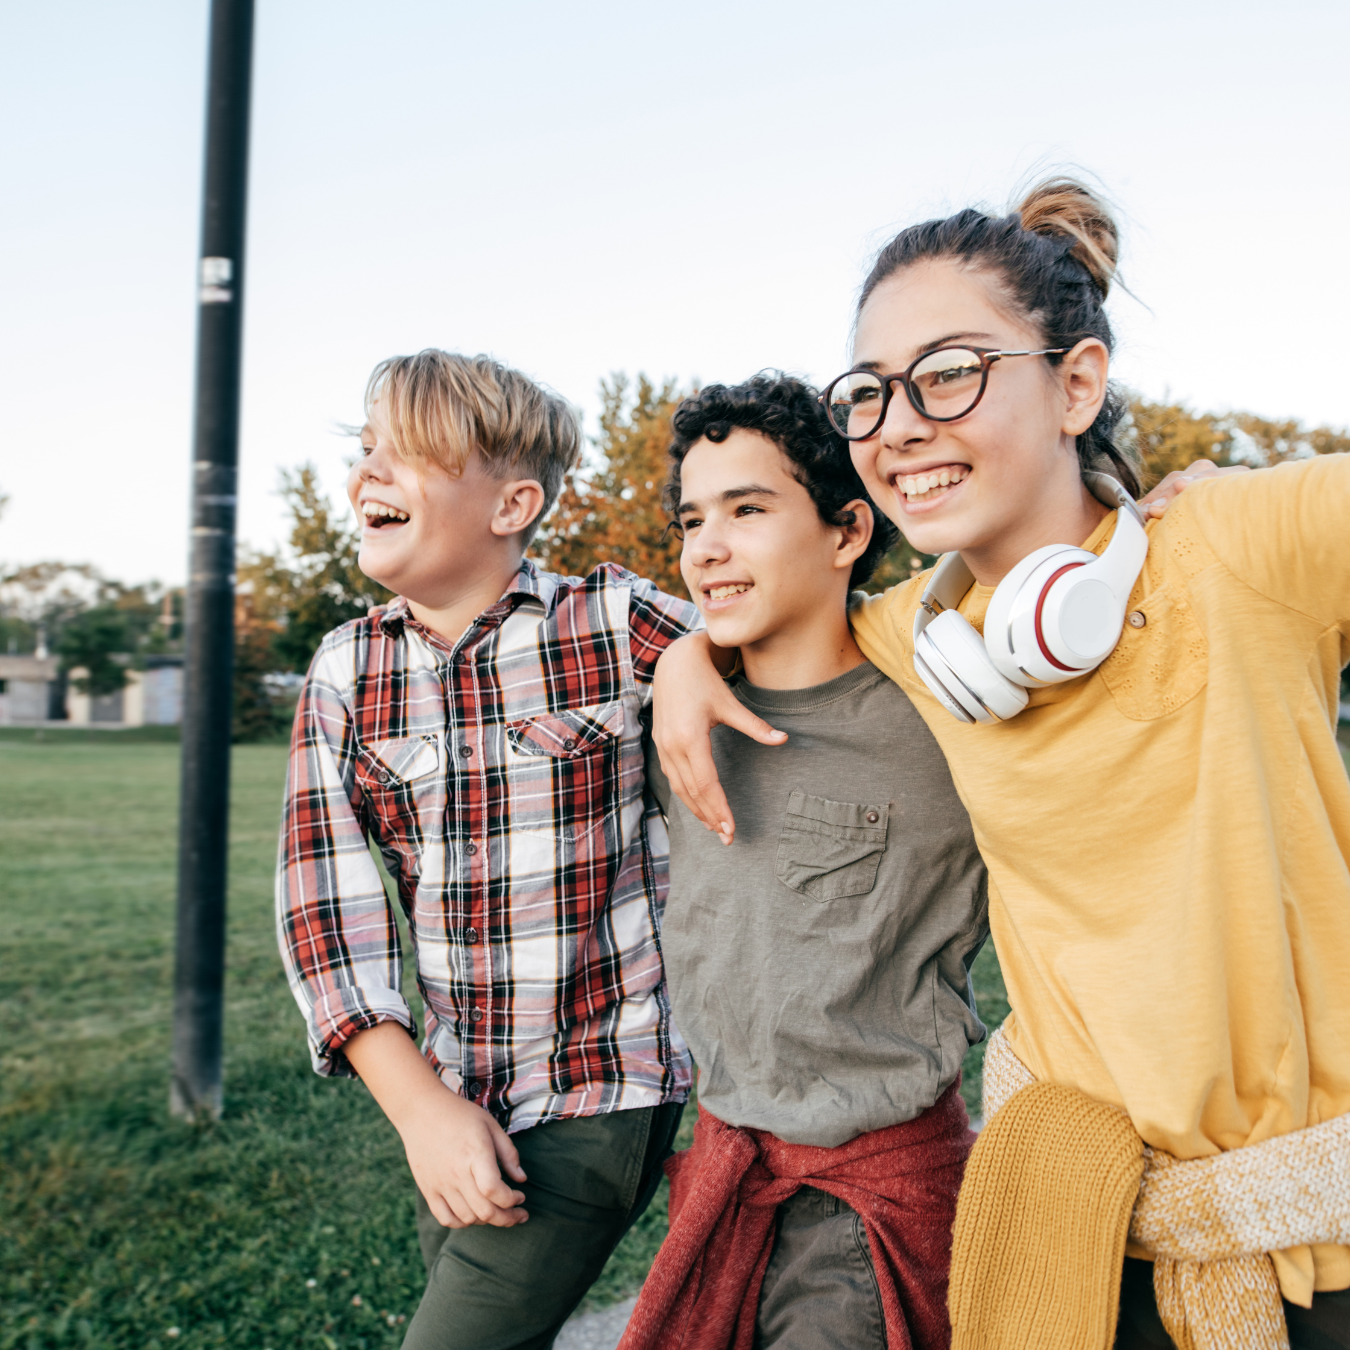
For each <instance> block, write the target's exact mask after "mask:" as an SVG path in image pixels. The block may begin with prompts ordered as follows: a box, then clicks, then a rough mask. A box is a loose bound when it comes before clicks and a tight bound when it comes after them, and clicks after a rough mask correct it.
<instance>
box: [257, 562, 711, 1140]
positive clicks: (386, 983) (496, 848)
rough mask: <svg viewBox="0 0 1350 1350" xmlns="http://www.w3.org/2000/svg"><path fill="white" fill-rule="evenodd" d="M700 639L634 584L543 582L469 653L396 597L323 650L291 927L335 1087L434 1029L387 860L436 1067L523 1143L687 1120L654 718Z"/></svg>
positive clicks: (296, 838)
mask: <svg viewBox="0 0 1350 1350" xmlns="http://www.w3.org/2000/svg"><path fill="white" fill-rule="evenodd" d="M697 622H698V616H697V611H696V610H695V609H694V607H693V606H692V605H690V604H688V603H687V602H685V601H681V600H675V599H672V598H671V597H670V596H668V595H664V594H662V592H660V591H659V590H657V589H656V587H655V586H653V585H652V584H651V583H650V582H648V581H644V580H642V579H641V578H638V577H635V576H633V575H632V574H631V573H629V572H625V571H624V570H623V569H622V568H619V567H615V566H613V565H605V566H602V567H598V568H596V569H595V571H593V572H592V573H591V574H590V575H589V576H588V577H586V578H585V579H584V580H581V579H578V578H574V577H559V576H553V575H551V574H549V573H542V572H540V571H539V570H538V569H536V568H535V567H534V566H533V564H531V563H529V562H524V563H522V565H521V569H520V572H519V574H518V575H517V576H516V578H515V580H514V581H513V582H512V584H511V586H510V588H509V589H508V590H507V592H506V594H505V595H503V596H502V598H501V599H500V600H499V601H497V603H496V604H494V605H492V606H490V607H489V608H488V609H486V610H484V611H483V613H482V614H480V615H479V616H478V618H477V619H475V620H474V622H473V624H472V625H471V626H470V627H469V629H468V631H467V632H465V633H464V635H463V636H462V637H461V638H460V639H459V641H458V642H455V643H454V644H451V643H449V642H447V641H445V640H444V639H442V638H440V637H438V636H437V635H436V634H434V633H432V632H430V631H429V630H427V629H426V628H424V627H423V626H422V625H421V624H419V623H418V622H417V621H416V620H415V619H414V618H413V616H412V614H411V612H410V611H409V609H408V605H407V602H406V601H404V600H401V599H400V600H396V601H394V602H393V603H392V604H390V605H389V606H387V607H386V608H385V609H384V610H382V611H379V610H377V611H375V612H374V614H372V615H371V616H370V617H368V618H365V619H356V620H353V621H352V622H351V623H348V624H344V625H343V627H341V628H338V629H335V630H334V631H333V632H331V633H329V634H328V636H327V637H326V638H325V639H324V640H323V643H322V645H321V646H320V648H319V650H318V653H317V654H316V655H315V657H314V662H313V664H312V665H311V667H310V671H309V676H308V678H307V680H306V681H305V688H304V692H303V694H302V695H301V698H300V706H299V709H298V711H297V714H296V720H295V731H294V734H293V737H292V742H291V757H290V772H289V775H288V780H287V786H286V807H285V816H284V819H283V823H282V834H281V852H280V859H279V861H278V868H277V929H278V938H279V941H280V945H281V951H282V956H283V959H284V961H285V963H286V971H287V975H288V978H289V979H290V983H291V989H292V992H293V993H294V995H295V998H296V1002H297V1003H299V1005H300V1008H301V1011H302V1012H303V1013H304V1014H305V1017H306V1019H307V1021H308V1025H309V1039H310V1046H311V1049H312V1052H313V1058H314V1067H315V1069H316V1071H317V1072H319V1073H321V1074H340V1075H350V1074H351V1072H352V1070H351V1068H350V1066H349V1065H348V1063H347V1061H346V1057H345V1056H344V1055H343V1053H342V1046H343V1043H344V1042H345V1041H346V1040H347V1039H348V1038H349V1037H351V1036H353V1035H355V1034H356V1033H357V1032H359V1031H363V1030H364V1029H366V1028H367V1027H371V1026H374V1025H375V1024H376V1023H377V1022H382V1021H395V1022H400V1023H402V1024H403V1025H404V1026H405V1027H407V1028H408V1029H409V1031H410V1032H412V1033H413V1034H414V1035H415V1034H416V1024H415V1022H414V1019H413V1016H412V1013H411V1011H410V1009H409V1007H408V1005H407V1003H406V1002H405V1001H404V999H403V997H402V995H401V993H400V992H399V991H400V985H401V978H402V955H401V952H400V948H399V940H398V930H397V928H396V926H395V922H394V914H393V911H392V908H391V906H390V903H389V900H388V898H387V896H386V894H385V890H384V887H383V885H382V884H381V879H380V875H379V872H378V870H377V868H376V866H375V863H374V861H373V860H372V858H371V856H370V853H369V851H368V847H367V842H366V835H367V833H368V834H369V835H370V836H371V837H372V838H373V839H374V840H375V842H376V843H377V844H378V846H379V849H380V852H381V854H382V855H383V857H384V860H385V863H386V865H387V866H388V868H389V871H390V874H391V875H392V876H393V877H394V878H395V880H396V882H397V886H398V896H399V900H400V902H401V904H402V906H403V910H404V913H405V914H406V915H407V916H408V922H409V926H410V929H411V933H412V939H413V944H414V947H415V952H416V959H417V983H418V989H419V990H420V992H421V995H422V1001H423V1004H424V1007H425V1010H426V1039H425V1042H424V1045H423V1053H424V1054H425V1055H426V1057H427V1059H428V1060H429V1061H430V1062H431V1064H432V1066H433V1067H434V1068H435V1069H436V1071H437V1072H438V1073H439V1074H440V1076H441V1079H442V1081H444V1082H445V1084H446V1085H447V1086H448V1087H450V1088H452V1089H453V1090H455V1091H457V1092H460V1093H462V1094H463V1095H465V1096H467V1097H469V1098H470V1099H471V1100H473V1101H476V1102H478V1103H479V1104H480V1105H482V1106H483V1107H485V1108H486V1109H487V1110H489V1111H491V1112H492V1113H493V1115H494V1116H496V1118H497V1119H498V1120H499V1121H500V1122H501V1123H502V1124H503V1125H504V1126H506V1128H507V1129H510V1130H522V1129H525V1128H527V1127H528V1126H531V1125H535V1124H538V1123H540V1122H541V1121H545V1120H554V1119H558V1118H561V1117H567V1116H586V1115H596V1114H599V1113H601V1112H606V1111H616V1110H623V1109H627V1108H632V1107H640V1106H654V1105H658V1104H660V1103H662V1102H666V1101H672V1100H681V1099H683V1098H684V1097H685V1096H686V1095H687V1093H688V1088H689V1082H690V1063H689V1055H688V1051H687V1050H686V1049H685V1046H684V1042H683V1040H682V1039H681V1038H680V1036H679V1033H678V1032H676V1031H675V1030H674V1028H673V1027H672V1026H671V1022H670V1008H669V1002H668V999H667V995H666V988H665V979H664V975H663V972H662V968H661V952H660V946H659V941H658V936H657V932H658V923H659V920H660V914H661V910H662V908H663V906H664V904H665V898H666V886H667V852H668V844H667V839H666V832H665V825H664V823H663V821H662V818H661V816H660V813H659V809H658V808H657V806H656V805H655V803H654V802H653V801H652V799H651V797H650V794H647V793H646V791H645V787H646V781H645V773H644V767H643V749H642V726H641V723H640V714H641V710H642V709H643V708H644V707H645V706H646V705H647V704H648V703H649V701H650V699H651V681H652V673H653V669H654V667H655V665H656V660H657V658H658V657H659V656H660V655H661V653H662V652H663V651H664V650H665V648H666V647H667V646H668V645H669V644H670V643H671V642H673V641H674V640H675V639H676V638H678V637H680V636H681V635H683V634H684V633H686V632H688V631H689V629H690V628H691V627H693V626H695V625H696V623H697Z"/></svg>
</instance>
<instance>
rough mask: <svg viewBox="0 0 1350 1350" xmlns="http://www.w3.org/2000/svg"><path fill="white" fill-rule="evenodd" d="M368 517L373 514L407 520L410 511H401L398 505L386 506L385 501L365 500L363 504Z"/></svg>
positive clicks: (391, 518) (362, 507) (363, 509)
mask: <svg viewBox="0 0 1350 1350" xmlns="http://www.w3.org/2000/svg"><path fill="white" fill-rule="evenodd" d="M361 510H362V511H364V512H365V514H366V517H367V519H369V518H370V517H372V516H385V517H387V518H388V519H390V520H400V521H402V520H407V519H408V513H407V512H406V511H400V510H399V509H398V508H397V507H396V506H386V505H385V504H384V503H383V502H365V503H363V504H362V506H361Z"/></svg>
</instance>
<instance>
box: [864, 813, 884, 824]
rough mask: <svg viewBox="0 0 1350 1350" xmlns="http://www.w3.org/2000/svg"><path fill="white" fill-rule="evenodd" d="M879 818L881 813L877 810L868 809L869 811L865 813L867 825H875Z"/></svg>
mask: <svg viewBox="0 0 1350 1350" xmlns="http://www.w3.org/2000/svg"><path fill="white" fill-rule="evenodd" d="M880 819H881V815H880V813H879V812H877V811H869V812H868V813H867V823H868V824H869V825H875V824H876V823H877V821H879V820H880Z"/></svg>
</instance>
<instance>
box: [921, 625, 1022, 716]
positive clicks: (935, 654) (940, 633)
mask: <svg viewBox="0 0 1350 1350" xmlns="http://www.w3.org/2000/svg"><path fill="white" fill-rule="evenodd" d="M914 669H915V671H916V672H917V673H918V675H919V678H920V679H922V680H923V682H924V683H925V684H926V685H927V686H928V687H929V689H931V690H932V691H933V693H934V694H935V695H936V696H937V698H938V701H939V702H941V703H942V704H943V705H944V706H945V707H946V708H947V710H948V711H949V712H953V713H955V714H956V716H957V717H959V718H961V720H962V721H963V722H1006V721H1007V720H1008V718H1010V717H1016V716H1017V714H1018V713H1020V712H1021V711H1022V709H1023V708H1025V707H1026V706H1027V698H1028V694H1027V691H1026V690H1025V689H1023V688H1022V687H1021V686H1020V685H1016V684H1014V683H1013V682H1012V681H1011V680H1010V679H1008V678H1007V677H1006V676H1004V675H1002V674H1000V673H999V671H998V668H997V667H996V666H995V665H994V663H993V662H992V661H991V660H990V659H989V653H988V652H987V651H986V650H985V646H984V639H983V638H982V637H980V635H979V634H978V633H977V632H976V631H975V629H974V628H972V627H971V625H970V621H969V620H968V619H967V618H966V617H965V615H963V614H958V613H957V612H956V610H954V609H949V610H946V611H944V612H943V613H941V614H939V615H938V616H937V618H936V619H934V620H933V621H932V623H930V624H929V625H928V626H927V627H926V628H925V629H924V630H923V632H922V633H920V634H919V637H918V640H917V641H916V642H915V644H914ZM953 705H955V706H953ZM958 710H959V711H958Z"/></svg>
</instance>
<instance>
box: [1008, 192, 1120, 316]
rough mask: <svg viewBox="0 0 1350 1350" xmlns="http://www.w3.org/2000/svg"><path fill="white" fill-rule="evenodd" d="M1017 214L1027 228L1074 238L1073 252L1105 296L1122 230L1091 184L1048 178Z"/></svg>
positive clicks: (1036, 232) (1113, 271)
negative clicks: (1090, 186)
mask: <svg viewBox="0 0 1350 1350" xmlns="http://www.w3.org/2000/svg"><path fill="white" fill-rule="evenodd" d="M1017 214H1018V216H1019V217H1020V218H1021V221H1022V228H1023V229H1024V230H1030V231H1031V232H1032V233H1033V234H1043V235H1059V236H1061V237H1067V238H1069V239H1072V240H1073V241H1074V244H1073V248H1072V249H1070V250H1069V252H1070V256H1071V257H1074V258H1077V259H1078V261H1079V262H1080V263H1082V264H1083V266H1084V267H1085V268H1087V272H1088V276H1090V277H1091V278H1092V280H1093V283H1094V284H1095V285H1096V287H1097V289H1098V290H1099V291H1100V292H1101V293H1102V299H1103V300H1104V299H1106V294H1107V292H1108V291H1109V290H1110V289H1111V281H1112V278H1113V277H1114V276H1115V274H1116V260H1117V258H1119V256H1120V234H1119V232H1118V231H1117V229H1116V222H1115V219H1114V218H1113V217H1112V215H1111V210H1110V208H1109V207H1108V206H1107V205H1106V203H1105V202H1104V201H1103V200H1102V199H1101V198H1100V197H1099V196H1097V194H1096V193H1095V192H1093V191H1092V189H1091V188H1089V187H1086V186H1084V185H1083V184H1082V183H1080V182H1079V181H1078V180H1077V179H1076V178H1047V179H1045V180H1044V181H1043V182H1040V183H1037V184H1036V186H1035V187H1033V188H1032V189H1031V191H1030V192H1028V193H1027V195H1026V196H1025V197H1024V198H1023V199H1022V203H1021V205H1020V206H1019V207H1018V208H1017Z"/></svg>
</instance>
